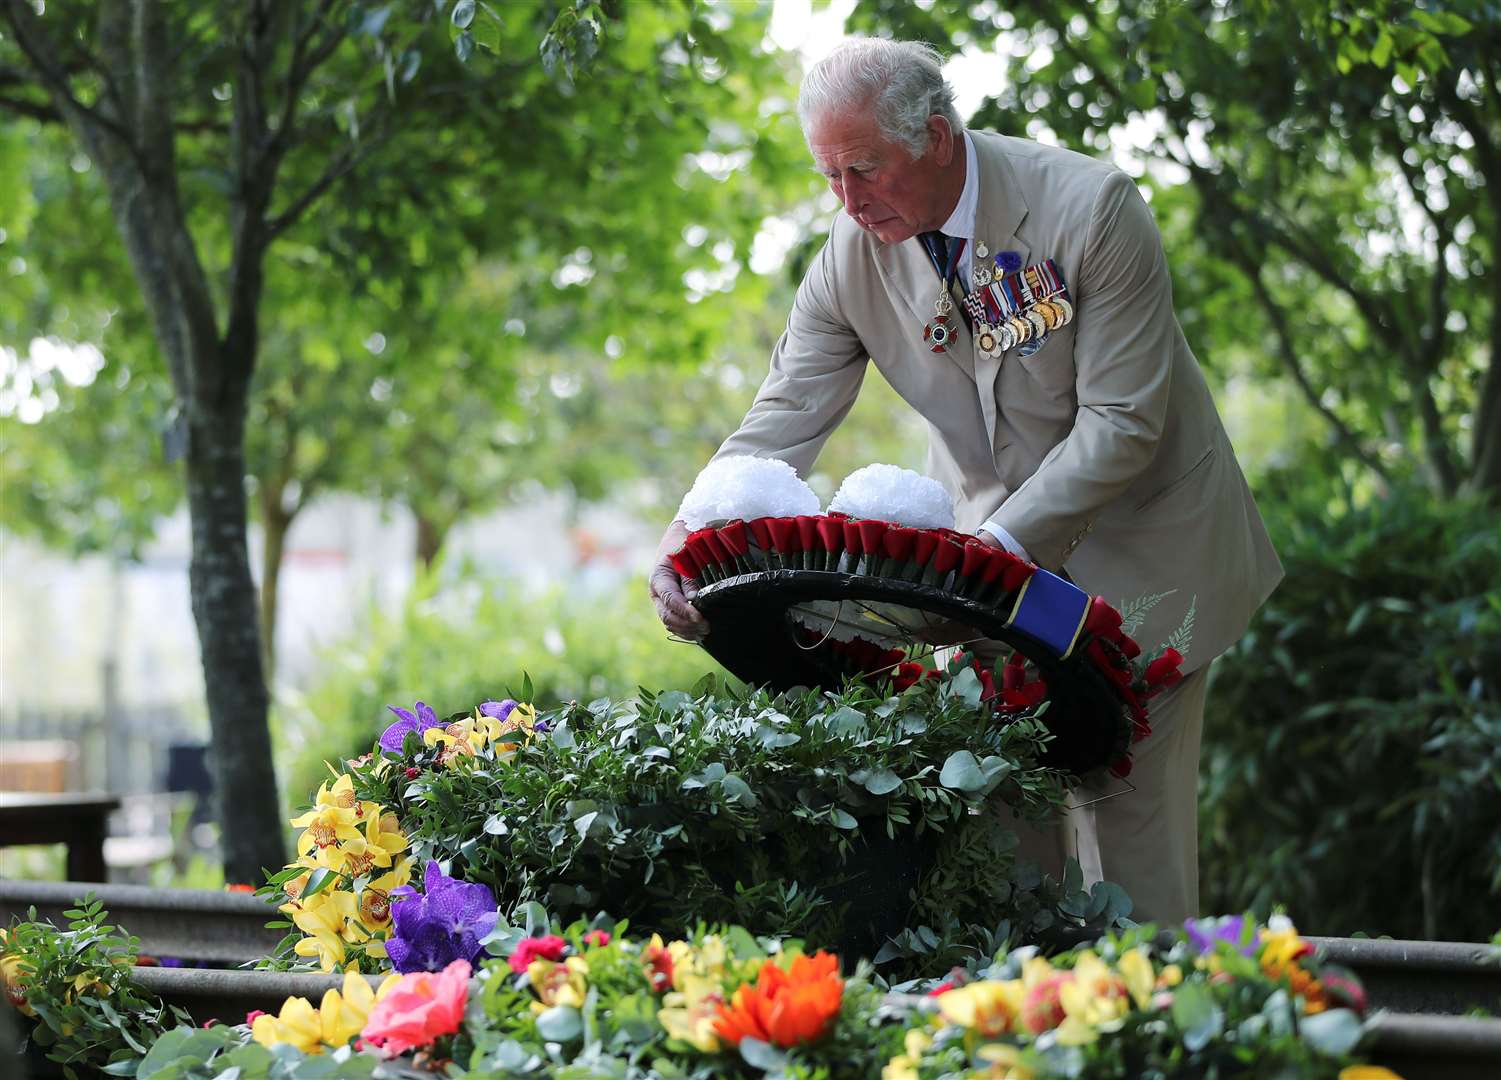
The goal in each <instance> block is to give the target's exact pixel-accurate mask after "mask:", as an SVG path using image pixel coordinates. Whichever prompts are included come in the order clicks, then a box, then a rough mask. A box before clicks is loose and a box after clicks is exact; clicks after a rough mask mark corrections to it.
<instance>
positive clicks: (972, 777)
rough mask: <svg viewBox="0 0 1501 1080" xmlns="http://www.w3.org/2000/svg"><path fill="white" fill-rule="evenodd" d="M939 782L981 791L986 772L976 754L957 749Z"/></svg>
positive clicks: (942, 772)
mask: <svg viewBox="0 0 1501 1080" xmlns="http://www.w3.org/2000/svg"><path fill="white" fill-rule="evenodd" d="M977 685H978V683H977ZM938 782H939V783H940V784H942V785H943V786H944V787H946V788H951V789H952V790H954V791H979V790H980V789H981V788H983V787H984V786H985V774H984V772H982V771H981V770H980V763H979V762H978V761H977V760H976V759H975V755H974V754H971V753H970V752H969V751H968V750H955V751H954V752H953V753H952V754H950V755H949V756H948V759H947V760H946V761H945V762H944V763H943V769H942V771H941V772H939V774H938Z"/></svg>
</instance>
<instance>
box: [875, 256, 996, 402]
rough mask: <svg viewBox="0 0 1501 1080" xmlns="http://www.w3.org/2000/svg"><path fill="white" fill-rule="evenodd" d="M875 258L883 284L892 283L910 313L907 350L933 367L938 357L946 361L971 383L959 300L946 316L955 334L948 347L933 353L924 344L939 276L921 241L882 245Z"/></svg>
mask: <svg viewBox="0 0 1501 1080" xmlns="http://www.w3.org/2000/svg"><path fill="white" fill-rule="evenodd" d="M878 258H879V259H880V262H881V267H882V270H883V272H884V273H885V275H886V280H887V281H889V282H891V284H892V285H893V286H894V287H895V289H896V291H897V292H898V293H899V294H900V295H901V297H902V299H903V300H904V301H906V303H907V306H908V307H909V308H911V309H912V319H911V327H912V331H911V333H912V337H911V339H910V342H909V345H910V347H911V348H913V349H915V350H917V351H918V352H919V353H921V354H922V356H923V359H924V360H928V359H931V360H932V361H933V362H934V363H940V362H941V360H940V359H939V358H940V357H947V358H948V360H949V361H950V362H952V363H953V364H955V365H957V366H958V368H959V370H960V371H962V372H964V375H965V378H967V379H969V380H970V381H972V382H973V381H974V379H975V348H974V342H973V339H972V338H971V337H970V334H969V331H968V330H966V329H965V327H964V316H963V315H961V314H960V313H959V301H958V300H955V301H954V310H953V313H952V314H951V315H949V326H950V327H952V328H953V330H954V337H953V340H952V341H951V342H950V343H949V347H948V348H947V349H944V350H943V352H941V353H934V352H931V351H930V350H929V347H928V346H927V345H926V344H924V343H923V339H922V332H923V327H924V326H926V325H927V324H928V320H929V319H931V318H932V317H933V302H934V301H935V300H937V299H938V275H937V274H935V273H934V272H933V264H932V263H930V262H929V261H928V256H927V253H926V252H925V251H924V250H923V247H922V241H921V240H918V239H917V238H916V237H913V238H912V239H911V240H903V241H902V242H901V243H899V244H885V245H883V246H882V247H881V248H880V249H879V255H878Z"/></svg>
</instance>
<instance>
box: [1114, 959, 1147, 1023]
mask: <svg viewBox="0 0 1501 1080" xmlns="http://www.w3.org/2000/svg"><path fill="white" fill-rule="evenodd" d="M1115 966H1116V969H1117V970H1118V971H1120V973H1121V978H1122V979H1123V980H1125V983H1126V990H1127V991H1128V992H1129V993H1130V994H1131V1000H1132V1002H1134V1003H1135V1005H1136V1007H1137V1008H1138V1009H1145V1008H1146V1007H1147V1006H1148V1005H1150V1004H1151V1002H1152V991H1153V989H1155V987H1156V985H1157V973H1156V972H1155V971H1153V970H1152V961H1151V960H1150V959H1148V958H1147V953H1146V950H1145V949H1131V950H1129V951H1127V952H1126V954H1125V955H1124V956H1122V957H1121V958H1120V960H1118V961H1117V962H1116V965H1115Z"/></svg>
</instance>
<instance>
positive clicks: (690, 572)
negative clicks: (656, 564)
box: [672, 547, 698, 581]
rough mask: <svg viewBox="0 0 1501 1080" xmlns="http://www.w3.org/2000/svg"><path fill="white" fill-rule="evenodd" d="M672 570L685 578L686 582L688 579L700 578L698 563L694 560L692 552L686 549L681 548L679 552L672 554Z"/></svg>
mask: <svg viewBox="0 0 1501 1080" xmlns="http://www.w3.org/2000/svg"><path fill="white" fill-rule="evenodd" d="M672 568H673V569H674V570H676V571H677V572H678V576H679V577H681V578H683V580H685V581H686V580H687V579H688V578H697V577H698V561H697V560H696V559H694V557H693V553H692V552H690V551H689V550H688V549H687V548H686V547H684V548H680V549H679V550H677V551H674V552H673V553H672Z"/></svg>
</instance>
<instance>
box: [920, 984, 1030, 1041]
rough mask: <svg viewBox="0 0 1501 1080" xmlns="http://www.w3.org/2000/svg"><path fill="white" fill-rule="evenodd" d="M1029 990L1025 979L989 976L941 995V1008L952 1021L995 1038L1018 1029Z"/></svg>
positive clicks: (944, 1015) (940, 1010) (940, 1011)
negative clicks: (1000, 978)
mask: <svg viewBox="0 0 1501 1080" xmlns="http://www.w3.org/2000/svg"><path fill="white" fill-rule="evenodd" d="M1026 993H1027V990H1026V986H1025V985H1024V984H1023V983H1022V981H1021V980H1018V979H1011V980H1008V981H1006V982H1000V981H997V980H991V979H986V980H983V981H981V982H972V983H967V984H966V985H964V986H960V987H957V988H956V989H953V990H950V991H948V992H947V993H944V994H940V995H939V997H938V1011H939V1013H940V1014H941V1015H942V1016H943V1018H944V1019H945V1020H946V1021H948V1022H949V1023H950V1024H957V1025H959V1026H960V1027H962V1028H968V1029H969V1030H971V1031H976V1032H979V1033H980V1034H981V1035H982V1036H985V1037H987V1038H992V1037H994V1036H996V1035H1004V1034H1006V1032H1008V1031H1012V1030H1015V1024H1016V1018H1017V1016H1018V1015H1019V1014H1020V1013H1021V1008H1022V1001H1023V1000H1024V998H1025V997H1026Z"/></svg>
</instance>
